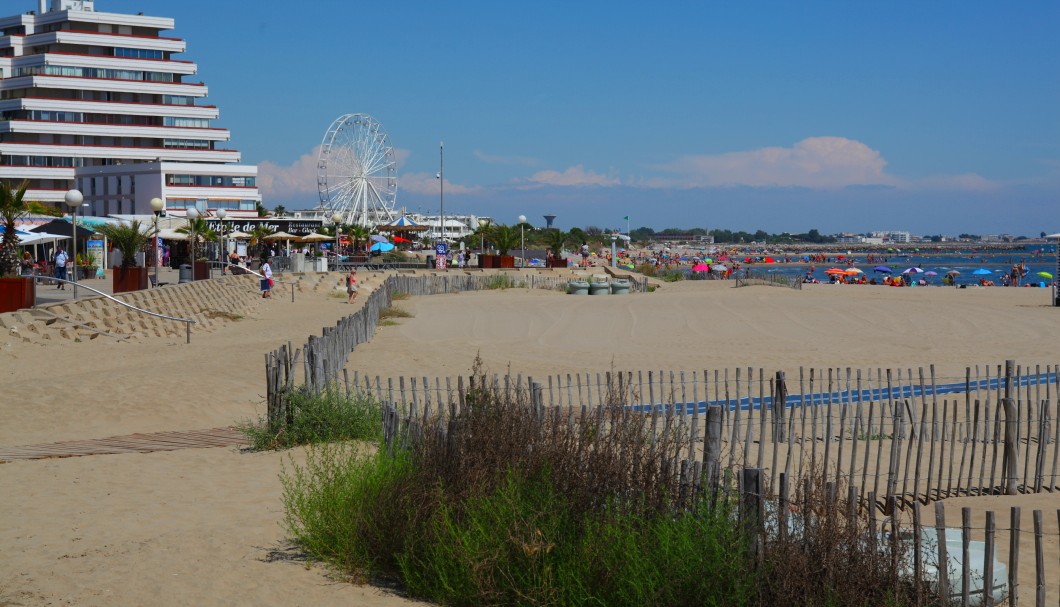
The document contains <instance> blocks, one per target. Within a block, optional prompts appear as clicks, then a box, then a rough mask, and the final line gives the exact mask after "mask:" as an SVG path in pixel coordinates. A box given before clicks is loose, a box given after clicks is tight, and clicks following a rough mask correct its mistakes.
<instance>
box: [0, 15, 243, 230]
mask: <svg viewBox="0 0 1060 607" xmlns="http://www.w3.org/2000/svg"><path fill="white" fill-rule="evenodd" d="M9 4H12V3H9ZM173 27H174V21H173V19H171V18H166V17H150V16H145V15H143V14H138V15H124V14H117V13H103V12H96V10H95V2H94V1H93V0H38V3H37V10H36V11H27V12H25V13H23V14H21V15H15V16H13V17H3V18H0V179H8V180H11V181H13V182H15V183H20V182H21V181H22V180H24V179H26V180H29V192H28V194H27V198H29V199H32V200H39V201H42V202H52V203H61V201H62V200H63V195H64V194H65V192H66V191H67V190H69V189H70V188H77V189H79V190H81V191H82V193H83V194H84V195H85V202H86V203H87V204H88V205H89V209H88V214H94V215H108V214H135V215H149V214H150V213H151V206H150V200H151V199H152V198H155V197H159V198H162V199H163V200H165V201H166V207H167V210H169V211H176V212H177V214H182V211H183V210H184V209H186V208H188V207H191V206H194V207H196V208H198V210H199V211H201V212H204V213H209V212H210V211H213V210H216V209H219V208H224V209H226V211H227V212H228V213H229V214H230V215H234V216H238V215H245V216H254V215H256V213H255V209H256V206H257V203H259V202H260V201H261V195H260V194H259V192H258V188H257V185H256V179H257V167H255V166H248V165H240V164H238V163H239V160H240V154H239V152H238V151H236V150H230V149H225V147H224V142H227V141H228V140H229V139H230V133H229V131H228V130H227V129H223V128H217V127H214V126H212V122H213V121H214V120H217V119H218V117H219V112H218V109H217V107H216V106H211V105H204V104H201V103H202V102H203V100H205V98H206V96H207V93H208V89H207V87H206V86H205V85H204V84H203V83H201V82H194V81H192V80H191V78H192V77H193V76H194V75H195V73H196V72H197V71H198V67H197V65H196V64H195V63H193V62H191V61H186V60H183V59H176V58H175V57H174V56H175V55H179V54H180V53H183V52H184V51H185V47H186V44H185V41H184V40H183V39H180V38H173V37H167V36H162V35H161V33H162V32H164V31H166V30H172V29H173Z"/></svg>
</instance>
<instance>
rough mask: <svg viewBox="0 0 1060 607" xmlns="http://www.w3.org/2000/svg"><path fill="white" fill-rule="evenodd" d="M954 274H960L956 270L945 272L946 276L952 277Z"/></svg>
mask: <svg viewBox="0 0 1060 607" xmlns="http://www.w3.org/2000/svg"><path fill="white" fill-rule="evenodd" d="M955 274H960V272H958V271H957V270H950V271H949V272H946V275H947V276H953V275H955Z"/></svg>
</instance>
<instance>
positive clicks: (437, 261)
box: [434, 255, 446, 270]
mask: <svg viewBox="0 0 1060 607" xmlns="http://www.w3.org/2000/svg"><path fill="white" fill-rule="evenodd" d="M445 262H446V258H445V255H437V256H435V258H434V267H435V269H437V270H444V269H445V266H446V263H445Z"/></svg>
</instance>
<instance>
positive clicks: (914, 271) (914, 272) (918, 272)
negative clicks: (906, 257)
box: [902, 268, 924, 274]
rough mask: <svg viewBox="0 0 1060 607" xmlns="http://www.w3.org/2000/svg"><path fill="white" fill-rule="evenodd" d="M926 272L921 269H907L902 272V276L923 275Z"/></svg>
mask: <svg viewBox="0 0 1060 607" xmlns="http://www.w3.org/2000/svg"><path fill="white" fill-rule="evenodd" d="M923 272H924V270H922V269H920V268H906V269H905V270H902V274H922V273H923Z"/></svg>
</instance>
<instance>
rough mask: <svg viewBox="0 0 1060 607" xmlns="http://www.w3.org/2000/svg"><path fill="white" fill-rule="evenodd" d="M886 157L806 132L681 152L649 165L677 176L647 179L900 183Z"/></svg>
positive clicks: (679, 183) (675, 182)
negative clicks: (733, 147) (793, 137)
mask: <svg viewBox="0 0 1060 607" xmlns="http://www.w3.org/2000/svg"><path fill="white" fill-rule="evenodd" d="M886 166H887V161H885V160H884V159H883V156H882V155H881V154H880V153H879V152H878V151H876V150H873V149H872V148H870V147H869V146H867V145H865V144H864V143H861V142H860V141H855V140H853V139H847V138H845V137H809V138H807V139H803V140H802V141H800V142H798V143H796V144H795V145H793V146H792V147H790V148H783V147H768V148H761V149H757V150H750V151H744V152H727V153H724V154H714V155H693V156H683V157H681V158H678V159H677V160H675V161H673V162H670V163H667V164H663V165H657V166H655V167H653V168H655V169H657V170H661V171H665V172H668V173H673V174H676V175H677V177H676V179H659V180H648V181H647V182H646V185H649V186H656V187H660V186H668V187H705V186H732V185H746V186H756V187H806V188H816V189H835V188H842V187H846V186H851V185H899V180H898V179H897V178H895V177H893V176H891V175H888V174H887V173H886V171H885V170H884V169H885V167H886Z"/></svg>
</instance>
